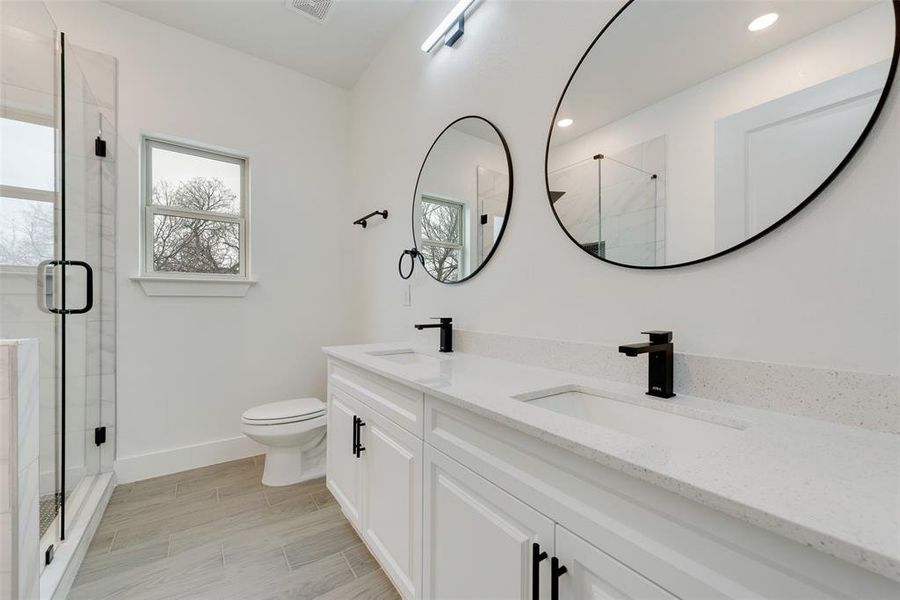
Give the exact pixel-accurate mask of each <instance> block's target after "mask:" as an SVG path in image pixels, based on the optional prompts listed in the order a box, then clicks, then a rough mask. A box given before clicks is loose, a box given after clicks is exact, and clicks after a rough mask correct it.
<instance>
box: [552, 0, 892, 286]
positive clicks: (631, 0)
mask: <svg viewBox="0 0 900 600" xmlns="http://www.w3.org/2000/svg"><path fill="white" fill-rule="evenodd" d="M636 1H637V0H628V1H627V2H626V3H625V4H624V5H623V6H622V8H620V9H619V10H618V11H616V14H614V15H613V16H612V18H611V19H610V20H609V21H608V22H607V23H606V25H604V26H603V29H601V30H600V33H598V34H597V37H595V38H594V40H593V41H592V42H591V43H590V45H589V46H588V47H587V50H585V51H584V54H583V55H582V56H581V58H580V59H579V60H578V63H577V64H576V65H575V69H574V70H573V71H572V74H571V75H570V76H569V79H568V80H567V81H566V86H565V87H564V88H563V91H562V94H560V96H559V102H557V103H556V109H555V110H554V111H553V118H552V119H551V120H550V130H549V133H548V134H547V147H546V149H545V151H544V183H545V185H546V188H547V200H548V202H549V203H550V210H551V211H553V216H554V217H555V218H556V222H557V223H558V224H559V227H560V229H562V230H563V233H565V234H566V236H567V237H568V238H569V239H570V240H572V243H574V244H575V245H576V246H578V247H579V248H580V249H581V251H582V252H584V253H585V254H587V255H588V256H592V257H593V258H595V259H597V260H600V261H603V262H605V263H608V264H611V265H616V266H618V267H625V268H628V269H642V270H648V271H649V270H660V269H675V268H678V267H687V266H689V265H696V264H698V263H702V262H706V261H708V260H713V259H714V258H719V257H720V256H725V255H726V254H730V253H732V252H734V251H736V250H740V249H741V248H743V247H744V246H747V245H749V244H752V243H753V242H755V241H756V240H758V239H760V238H762V237H763V236H765V235H766V234H768V233H771V232H772V231H774V230H776V229H777V228H779V227H780V226H781V225H783V224H784V223H786V222H787V221H789V220H790V219H791V218H792V217H793V216H794V215H796V214H797V213H798V212H800V211H801V210H803V209H804V208H805V207H806V206H807V205H808V204H809V203H810V202H812V201H813V200H814V199H815V198H816V197H817V196H818V195H819V194H821V193H822V191H823V190H824V189H825V188H827V187H828V186H829V185H831V182H832V181H834V180H835V179H836V178H837V177H838V175H839V174H840V173H841V171H843V170H844V167H846V166H847V164H848V163H849V162H850V161H851V160H852V159H853V157H854V155H855V154H856V152H857V151H858V150H859V149H860V147H861V146H862V145H863V143H864V142H865V140H866V138H867V137H868V135H869V132H870V131H871V130H872V128H873V127H874V126H875V123H876V121H878V117H879V116H880V115H881V110H882V108H884V104H885V102H886V101H887V97H888V94H889V92H890V90H891V86H892V84H893V82H894V75H895V73H896V71H897V61H898V55H900V0H891V5H892V6H893V9H894V50H893V55H892V57H891V66H890V68H889V70H888V75H887V79H885V82H884V89H883V90H882V92H881V97H880V98H879V99H878V103H877V104H876V105H875V110H874V111H872V116H871V117H870V118H869V121H868V122H867V123H866V126H865V127H864V128H863V130H862V132H861V133H860V135H859V138H858V139H857V140H856V142H855V143H854V144H853V146H852V147H851V148H850V150H849V151H848V152H847V155H846V156H845V157H844V158H843V160H841V162H840V163H838V165H837V167H835V169H834V171H832V172H831V174H830V175H829V176H828V177H826V178H825V179H824V180H823V181H822V183H821V184H819V186H818V187H817V188H816V189H815V190H813V191H812V193H811V194H810V195H809V196H807V198H806V199H805V200H804V201H803V202H801V203H799V204H798V205H797V206H795V207H794V208H793V209H792V210H791V211H790V212H788V213H787V214H785V215H784V216H783V217H782V218H780V219H779V220H778V221H776V222H775V223H772V224H771V225H769V226H768V227H767V228H765V229H764V230H762V231H760V232H759V233H757V234H755V235H753V236H751V237H749V238H747V239H746V240H744V241H743V242H741V243H739V244H735V245H734V246H732V247H730V248H726V249H725V250H722V251H720V252H716V253H713V254H710V255H709V256H705V257H703V258H698V259H695V260H689V261H686V262H681V263H677V264H673V265H653V266H649V265H627V264H625V263H620V262H616V261H614V260H609V259H606V258H603V257H600V256H597V255H596V254H593V253H592V252H590V251H589V250H587V249H586V248H584V247H582V246H581V244H579V243H578V240H576V239H575V238H574V237H572V235H571V234H570V233H569V230H568V229H566V226H565V225H563V222H562V220H560V218H559V214H557V212H556V208H555V207H554V205H553V199H552V198H551V195H550V173H549V170H548V168H549V161H550V140H551V139H552V138H553V127H554V124H555V123H556V118H557V116H558V115H559V109H560V107H561V106H562V102H563V99H564V98H565V97H566V92H567V91H569V86H570V85H572V80H573V79H575V75H576V73H578V69H579V68H581V64H582V63H583V62H584V61H585V59H586V58H587V57H588V55H589V54H590V53H591V50H593V49H594V46H595V45H596V44H597V42H598V41H599V40H600V38H601V37H602V36H603V34H604V33H605V32H606V30H607V29H609V28H610V27H611V26H612V24H613V23H614V22H615V21H616V19H618V18H619V16H620V15H621V14H622V13H624V12H625V10H627V9H628V7H629V6H631V4H632V3H634V2H636Z"/></svg>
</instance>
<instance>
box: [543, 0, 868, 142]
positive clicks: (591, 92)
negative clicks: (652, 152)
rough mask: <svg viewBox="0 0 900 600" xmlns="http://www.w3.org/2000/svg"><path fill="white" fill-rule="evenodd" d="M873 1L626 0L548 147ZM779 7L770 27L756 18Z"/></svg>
mask: <svg viewBox="0 0 900 600" xmlns="http://www.w3.org/2000/svg"><path fill="white" fill-rule="evenodd" d="M884 1H885V0H882V2H884ZM877 3H878V2H876V1H871V0H810V1H805V2H798V1H797V0H774V1H773V0H753V1H728V2H726V1H718V2H707V1H703V0H700V1H666V2H660V1H653V0H647V1H644V0H639V1H637V2H635V3H634V4H632V5H631V6H630V7H629V8H628V9H627V10H626V11H625V12H624V13H622V15H621V16H620V17H619V18H618V19H617V20H616V21H615V22H614V23H613V25H612V26H611V27H610V28H609V29H608V30H607V31H606V32H605V33H604V34H603V35H602V36H601V37H600V39H599V40H598V41H597V43H596V45H595V46H594V48H593V49H592V51H591V53H590V54H589V55H588V56H587V58H586V59H585V61H584V63H582V65H581V67H580V68H579V70H578V73H577V75H576V76H575V78H574V79H573V80H572V84H571V86H570V87H569V90H568V91H567V92H566V97H565V99H564V101H563V104H562V106H561V107H560V113H559V118H562V117H571V118H573V119H574V120H575V123H574V124H573V125H572V126H571V127H568V128H566V129H560V128H558V127H554V130H553V139H552V141H551V145H552V146H557V145H559V144H563V143H566V142H568V141H571V140H573V139H575V138H576V137H579V136H581V135H584V134H585V133H587V132H589V131H592V130H594V129H596V128H598V127H601V126H603V125H605V124H607V123H610V122H612V121H615V120H617V119H620V118H622V117H624V116H626V115H628V114H631V113H633V112H635V111H637V110H640V109H642V108H645V107H647V106H650V105H651V104H654V103H656V102H659V101H661V100H663V99H664V98H667V97H669V96H671V95H673V94H676V93H678V92H680V91H682V90H684V89H687V88H689V87H691V86H693V85H696V84H698V83H700V82H701V81H705V80H707V79H710V78H712V77H715V76H716V75H719V74H721V73H724V72H725V71H728V70H730V69H733V68H735V67H737V66H739V65H741V64H743V63H745V62H748V61H750V60H753V59H754V58H756V57H759V56H762V55H763V54H766V53H768V52H771V51H772V50H775V49H777V48H779V47H781V46H784V45H786V44H789V43H791V42H793V41H795V40H797V39H799V38H801V37H804V36H806V35H809V34H811V33H813V32H815V31H818V30H819V29H823V28H825V27H827V26H829V25H832V24H834V23H836V22H838V21H840V20H842V19H845V18H847V17H849V16H851V15H853V14H855V13H858V12H860V11H862V10H866V9H867V8H871V7H872V6H873V5H874V4H877ZM768 12H777V13H778V14H779V15H780V18H779V19H778V21H777V22H776V23H775V24H774V25H773V26H771V27H770V28H768V29H765V30H762V31H757V32H750V31H747V25H748V24H749V23H750V21H751V20H753V19H754V18H755V17H758V16H759V15H762V14H764V13H768Z"/></svg>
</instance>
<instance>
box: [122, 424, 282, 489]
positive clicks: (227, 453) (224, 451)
mask: <svg viewBox="0 0 900 600" xmlns="http://www.w3.org/2000/svg"><path fill="white" fill-rule="evenodd" d="M264 452H265V448H264V447H263V446H260V445H259V444H257V443H256V442H254V441H253V440H251V439H250V438H248V437H246V436H243V435H241V436H238V437H233V438H228V439H224V440H213V441H211V442H205V443H203V444H195V445H193V446H183V447H181V448H172V449H169V450H161V451H159V452H151V453H148V454H139V455H137V456H122V457H119V458H117V459H116V463H115V471H116V479H117V480H118V482H119V483H130V482H132V481H141V480H142V479H149V478H151V477H158V476H160V475H168V474H170V473H178V472H179V471H187V470H188V469H196V468H198V467H206V466H209V465H215V464H218V463H222V462H227V461H229V460H238V459H240V458H247V457H248V456H255V455H257V454H263V453H264Z"/></svg>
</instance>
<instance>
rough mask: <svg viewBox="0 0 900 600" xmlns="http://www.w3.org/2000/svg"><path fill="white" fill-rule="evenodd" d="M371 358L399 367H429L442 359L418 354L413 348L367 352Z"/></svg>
mask: <svg viewBox="0 0 900 600" xmlns="http://www.w3.org/2000/svg"><path fill="white" fill-rule="evenodd" d="M366 354H368V355H369V356H377V357H378V358H381V359H384V360H389V361H391V362H393V363H396V364H398V365H427V364H433V363H437V362H440V360H441V359H439V358H435V357H434V356H431V355H430V354H424V353H422V352H416V351H415V350H413V349H412V348H400V349H396V348H395V349H392V350H373V351H372V352H366Z"/></svg>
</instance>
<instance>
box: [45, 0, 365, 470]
mask: <svg viewBox="0 0 900 600" xmlns="http://www.w3.org/2000/svg"><path fill="white" fill-rule="evenodd" d="M49 8H50V11H51V13H52V15H53V18H54V20H55V21H56V22H57V24H58V25H59V27H60V29H61V30H63V31H65V32H66V33H67V35H68V37H69V39H70V40H71V41H72V42H73V43H75V44H78V45H82V46H86V47H88V48H92V49H94V50H97V51H99V52H103V53H106V54H110V55H113V56H115V57H117V58H118V60H119V98H118V100H119V113H118V119H119V123H118V134H119V137H118V140H117V141H118V145H119V157H118V202H119V212H118V221H117V224H118V241H117V252H118V272H117V284H118V298H119V321H118V381H117V386H118V423H117V427H118V432H117V434H118V435H117V439H118V461H117V471H118V473H119V476H120V477H121V478H124V479H126V480H127V479H131V478H135V477H137V478H140V477H145V476H149V475H154V474H158V473H161V472H171V471H177V470H181V469H183V468H188V467H191V466H197V465H198V464H203V463H208V462H218V461H220V460H227V459H229V458H234V457H237V456H240V455H245V454H247V453H249V452H255V451H256V449H255V448H254V447H253V446H252V444H250V443H248V442H247V441H246V439H245V438H243V436H242V435H241V434H240V430H239V426H240V416H241V413H242V412H243V411H244V410H245V409H247V408H249V407H251V406H253V405H256V404H260V403H263V402H271V401H275V400H282V399H285V398H291V397H298V396H307V395H317V396H319V397H321V398H324V391H325V365H324V360H323V359H322V355H321V352H320V350H319V348H320V346H322V345H324V344H332V343H338V342H342V341H347V340H348V339H349V338H348V336H347V334H348V332H349V331H350V319H348V318H347V314H348V312H349V311H345V310H342V309H341V306H342V304H343V303H344V302H345V299H346V297H347V295H346V293H345V290H344V289H343V288H342V285H341V281H342V280H343V279H342V276H341V272H342V268H343V267H342V265H344V264H345V262H346V261H345V256H344V255H343V254H342V246H341V244H340V243H339V240H338V236H337V235H336V234H337V232H339V231H340V229H341V228H349V221H350V220H352V218H351V216H350V212H348V209H349V207H348V206H347V204H346V202H345V196H346V183H345V182H346V180H347V174H348V168H349V167H348V129H347V109H348V94H347V92H346V91H344V90H341V89H338V88H336V87H334V86H331V85H329V84H325V83H322V82H320V81H317V80H314V79H311V78H308V77H305V76H302V75H300V74H297V73H296V72H292V71H289V70H287V69H284V68H281V67H278V66H275V65H273V64H270V63H267V62H264V61H261V60H258V59H256V58H252V57H250V56H247V55H244V54H241V53H238V52H235V51H233V50H229V49H227V48H225V47H222V46H219V45H216V44H212V43H210V42H207V41H204V40H201V39H200V38H197V37H194V36H191V35H188V34H185V33H183V32H181V31H178V30H176V29H172V28H168V27H165V26H162V25H159V24H157V23H155V22H152V21H149V20H146V19H143V18H141V17H137V16H135V15H132V14H130V13H128V12H125V11H122V10H120V9H117V8H114V7H112V6H108V5H106V4H102V3H99V2H61V3H51V4H50V5H49ZM142 132H153V133H158V134H163V135H170V136H177V137H180V138H185V139H188V140H194V141H196V142H201V143H204V144H211V145H215V146H221V147H226V148H232V149H234V150H237V151H239V152H242V153H246V154H247V155H249V157H250V168H251V234H252V240H253V246H252V260H251V265H250V266H251V272H252V277H253V279H255V280H258V282H259V283H258V284H257V285H256V286H255V287H253V288H251V289H250V291H249V293H248V294H247V296H246V297H244V298H176V297H147V296H146V295H144V292H143V291H142V288H141V287H140V286H139V285H138V284H137V283H135V282H133V281H131V280H130V279H129V278H130V277H131V276H134V275H136V274H137V273H138V207H139V197H138V181H139V171H138V155H137V152H138V148H139V139H140V135H141V133H142ZM349 279H350V278H346V280H349ZM198 445H199V446H200V447H199V448H192V449H188V450H179V449H184V448H185V447H191V446H198ZM155 453H161V454H155Z"/></svg>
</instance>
